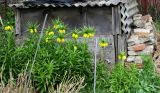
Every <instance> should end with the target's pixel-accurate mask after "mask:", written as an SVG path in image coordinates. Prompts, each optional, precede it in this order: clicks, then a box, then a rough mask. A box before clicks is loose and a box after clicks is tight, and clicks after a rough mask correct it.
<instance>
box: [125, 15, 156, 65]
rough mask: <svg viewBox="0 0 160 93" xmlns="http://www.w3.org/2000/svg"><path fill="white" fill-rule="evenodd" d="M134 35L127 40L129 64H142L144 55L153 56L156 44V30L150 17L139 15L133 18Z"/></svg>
mask: <svg viewBox="0 0 160 93" xmlns="http://www.w3.org/2000/svg"><path fill="white" fill-rule="evenodd" d="M133 20H134V26H135V28H134V29H133V33H131V36H130V37H129V39H128V40H127V43H128V58H127V63H131V62H132V63H133V62H134V63H136V64H142V62H143V60H142V58H141V55H142V54H149V55H152V54H153V52H154V46H155V44H156V35H155V29H154V25H153V21H152V17H151V16H150V15H145V16H142V15H141V14H137V15H135V16H134V17H133Z"/></svg>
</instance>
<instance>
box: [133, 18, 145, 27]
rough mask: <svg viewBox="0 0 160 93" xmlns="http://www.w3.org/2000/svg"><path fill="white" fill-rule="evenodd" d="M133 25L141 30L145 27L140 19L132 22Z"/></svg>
mask: <svg viewBox="0 0 160 93" xmlns="http://www.w3.org/2000/svg"><path fill="white" fill-rule="evenodd" d="M133 24H134V25H135V26H136V27H139V28H143V27H144V26H145V23H144V22H143V21H142V20H141V19H140V20H135V21H134V22H133Z"/></svg>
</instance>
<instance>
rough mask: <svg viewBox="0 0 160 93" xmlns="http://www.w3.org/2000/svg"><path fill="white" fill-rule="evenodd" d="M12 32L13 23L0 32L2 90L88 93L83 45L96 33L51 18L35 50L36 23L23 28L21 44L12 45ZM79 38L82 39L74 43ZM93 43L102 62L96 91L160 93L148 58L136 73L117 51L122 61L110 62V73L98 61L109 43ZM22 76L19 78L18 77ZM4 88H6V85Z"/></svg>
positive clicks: (88, 63) (89, 74) (89, 73)
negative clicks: (99, 49) (23, 33)
mask: <svg viewBox="0 0 160 93" xmlns="http://www.w3.org/2000/svg"><path fill="white" fill-rule="evenodd" d="M13 28H14V27H13V25H11V24H6V25H5V26H3V27H2V28H1V29H3V30H4V31H3V32H1V33H0V67H1V68H0V73H1V74H0V81H1V83H0V88H1V90H5V89H6V88H13V89H15V90H17V91H18V90H21V91H26V89H28V91H29V92H31V93H33V92H35V91H36V92H39V93H65V91H68V92H66V93H78V92H81V93H92V92H93V64H92V61H93V56H92V54H91V52H90V51H89V49H88V45H87V43H88V40H89V39H90V38H92V37H94V35H95V32H96V31H95V29H94V28H93V27H86V26H85V27H83V28H80V29H74V30H73V31H68V29H67V25H65V24H64V23H63V22H62V21H60V20H59V19H58V20H54V21H53V24H52V25H51V26H48V27H47V28H45V32H44V33H43V34H44V35H43V37H42V39H41V41H40V45H39V48H38V50H37V43H38V41H39V39H40V34H39V33H38V32H39V29H38V28H39V25H38V24H36V23H29V24H28V29H27V31H28V33H29V34H28V38H26V40H25V41H24V43H23V44H22V45H20V46H17V45H15V42H14V33H13V30H14V29H13ZM79 39H82V41H81V42H79ZM98 45H99V47H100V48H101V52H102V58H101V59H100V60H99V62H97V80H96V92H97V93H157V92H159V91H160V78H159V77H158V76H157V75H156V74H154V65H153V62H152V59H151V58H150V57H149V56H143V58H144V68H143V69H142V70H139V69H137V68H136V66H135V65H133V66H131V67H130V68H126V67H125V66H124V60H125V59H126V53H124V52H121V53H120V54H119V55H118V58H119V60H120V61H122V62H119V63H117V64H115V67H114V68H113V70H112V71H109V70H108V68H107V63H105V61H104V58H103V57H104V55H105V52H104V51H103V50H104V49H105V48H106V47H108V46H109V42H108V40H106V39H105V38H103V39H100V40H99V42H98ZM36 51H37V52H36ZM36 53H37V54H36ZM35 55H36V56H35ZM106 56H107V55H106ZM33 63H34V64H33ZM32 65H33V67H32ZM22 72H24V76H21V75H20V73H22ZM30 75H31V76H30ZM64 77H65V78H64ZM17 78H18V79H17ZM24 79H25V80H26V81H24ZM28 79H29V80H28ZM19 80H20V81H19ZM18 81H19V82H18ZM78 81H80V82H78ZM6 84H8V85H10V86H5V85H6ZM14 84H15V85H16V84H17V86H15V85H14ZM18 85H19V86H18ZM26 93H28V92H26Z"/></svg>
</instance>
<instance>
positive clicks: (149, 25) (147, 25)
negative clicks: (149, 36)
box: [144, 22, 153, 30]
mask: <svg viewBox="0 0 160 93" xmlns="http://www.w3.org/2000/svg"><path fill="white" fill-rule="evenodd" d="M144 27H145V29H149V30H153V26H152V23H151V22H147V23H145V26H144Z"/></svg>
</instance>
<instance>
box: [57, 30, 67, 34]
mask: <svg viewBox="0 0 160 93" xmlns="http://www.w3.org/2000/svg"><path fill="white" fill-rule="evenodd" d="M58 32H59V33H60V34H65V32H66V31H65V30H64V29H63V30H59V31H58Z"/></svg>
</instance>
